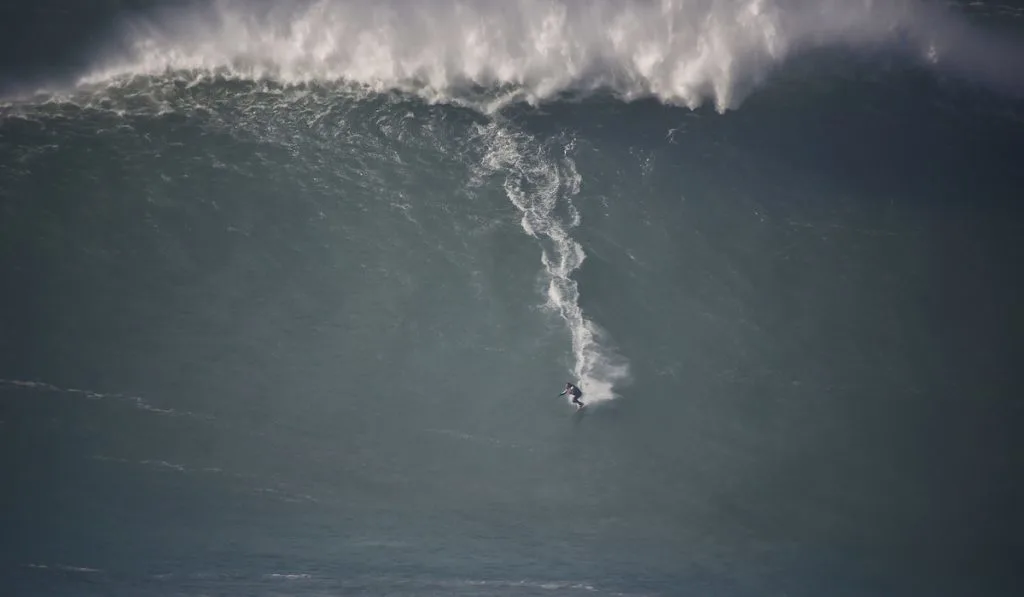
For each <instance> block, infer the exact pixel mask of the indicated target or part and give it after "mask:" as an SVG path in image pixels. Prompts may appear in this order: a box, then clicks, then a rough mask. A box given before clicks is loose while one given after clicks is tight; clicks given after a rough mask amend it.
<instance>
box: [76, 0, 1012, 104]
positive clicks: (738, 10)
mask: <svg viewBox="0 0 1024 597" xmlns="http://www.w3.org/2000/svg"><path fill="white" fill-rule="evenodd" d="M123 37H124V39H120V40H116V48H117V49H116V50H110V51H108V53H107V55H106V58H105V59H104V60H102V61H100V62H98V63H97V64H96V68H94V69H91V70H90V71H89V72H87V73H86V74H85V75H84V76H83V77H82V79H81V82H82V83H106V82H109V81H111V80H112V79H118V78H119V77H126V76H127V77H130V76H133V75H163V74H165V73H167V72H168V71H173V72H177V73H181V74H183V76H184V77H186V78H191V79H194V78H196V77H203V76H210V75H211V74H213V73H216V74H217V75H218V76H235V77H242V78H253V79H260V78H268V79H273V80H277V81H280V82H283V83H286V84H288V83H309V82H328V81H330V82H339V81H343V82H347V83H350V84H353V85H356V86H361V87H365V88H369V89H371V90H391V89H397V90H403V91H407V92H411V93H416V94H418V95H420V96H422V97H425V98H428V99H431V100H437V101H459V100H463V101H470V102H471V101H472V97H473V93H474V90H476V92H477V93H478V92H479V90H480V89H485V90H491V91H493V90H499V93H500V94H501V95H503V96H504V97H503V100H502V101H501V102H498V105H499V106H500V105H501V104H502V103H504V102H507V101H527V102H539V101H543V100H545V99H549V98H553V97H556V96H558V95H559V94H562V93H566V92H574V93H576V92H588V91H593V90H596V89H605V90H610V91H611V92H613V93H615V94H617V95H619V96H621V97H623V98H626V99H633V98H638V97H655V98H658V99H659V100H661V101H664V102H666V103H671V104H676V105H685V106H687V107H690V108H694V107H697V106H699V105H701V104H703V103H705V102H713V103H714V105H715V106H716V107H717V109H718V110H720V111H724V110H727V109H730V108H734V107H736V106H737V105H738V104H739V102H741V101H742V99H743V98H744V96H746V95H747V94H749V93H750V92H751V90H752V89H754V88H755V87H756V86H757V85H758V84H760V83H761V82H762V81H763V80H764V79H765V78H766V77H767V76H769V75H770V74H771V73H772V72H773V71H774V70H775V69H776V68H778V67H779V66H780V65H782V64H783V63H785V61H786V60H787V59H789V58H790V57H791V56H793V55H795V54H798V53H800V52H804V51H807V50H813V49H815V48H829V47H843V48H849V49H853V50H868V51H875V50H877V49H878V48H879V47H888V48H890V49H892V50H896V51H899V52H901V53H903V54H906V55H909V56H912V57H915V58H917V59H919V60H920V61H921V63H922V64H927V65H928V66H929V68H945V67H947V66H948V67H949V68H952V69H954V70H956V71H957V72H958V73H959V74H961V75H963V76H968V77H970V76H974V75H973V73H982V74H983V75H984V76H985V77H986V78H988V79H990V81H989V82H991V83H994V84H997V83H998V82H999V81H1000V80H1005V81H1010V80H1012V81H1018V82H1019V80H1020V77H1019V68H1018V67H1020V66H1024V51H1021V48H1020V47H1019V46H1020V44H1019V43H1017V44H1015V45H1014V46H1012V47H1011V46H1006V45H993V44H992V43H990V41H991V34H989V33H986V32H983V31H981V30H978V29H976V28H973V27H970V26H969V25H968V24H967V22H966V21H965V20H963V19H962V18H959V17H957V15H955V14H953V13H952V12H951V11H949V10H947V9H945V8H944V7H942V6H939V5H937V4H935V3H927V2H921V1H920V0H885V1H873V0H633V1H629V0H588V1H586V2H573V1H569V0H507V1H501V2H498V1H494V2H486V1H481V2H461V1H458V0H436V1H433V2H412V1H409V0H379V1H377V2H373V3H369V2H358V1H355V0H350V1H347V0H335V1H329V0H318V1H301V0H291V1H287V0H284V1H281V2H274V3H262V2H254V1H246V2H242V1H238V0H215V1H214V2H213V3H212V4H211V5H209V6H205V7H202V6H197V5H195V4H190V5H189V7H188V8H179V9H176V10H171V11H162V12H160V13H159V14H158V15H155V16H153V17H152V18H150V19H149V20H135V21H133V22H131V24H130V25H128V26H127V30H126V31H125V32H124V35H123ZM467 98H469V99H467ZM484 105H485V106H487V105H490V106H492V107H493V106H494V104H490V103H485V104H484Z"/></svg>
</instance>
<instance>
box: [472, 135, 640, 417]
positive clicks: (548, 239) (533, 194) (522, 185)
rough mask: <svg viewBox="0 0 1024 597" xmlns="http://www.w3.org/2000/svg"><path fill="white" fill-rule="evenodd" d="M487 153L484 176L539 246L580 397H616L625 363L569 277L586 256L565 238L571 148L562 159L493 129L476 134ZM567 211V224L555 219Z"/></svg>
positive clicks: (574, 186) (570, 213) (576, 183)
mask: <svg viewBox="0 0 1024 597" xmlns="http://www.w3.org/2000/svg"><path fill="white" fill-rule="evenodd" d="M478 132H479V134H480V136H481V138H482V141H483V142H484V144H485V146H486V147H487V148H488V151H487V153H486V155H485V156H484V158H483V160H482V161H483V164H482V165H483V168H484V172H485V173H493V172H501V173H504V174H505V184H504V187H505V192H506V194H507V195H508V198H509V199H510V200H511V201H512V203H513V204H514V205H515V206H516V207H517V208H518V209H519V211H521V212H522V214H523V217H522V220H521V223H522V226H523V230H525V231H526V233H527V234H529V235H530V236H533V237H534V238H538V239H540V240H542V241H543V242H542V247H543V249H542V255H541V262H542V263H543V265H544V272H545V275H546V277H547V278H548V284H547V303H546V306H547V307H548V308H550V309H551V310H553V311H554V312H556V313H558V314H559V315H560V316H561V317H562V319H564V320H565V322H566V324H567V325H568V327H569V331H570V333H571V335H572V350H573V356H574V366H573V374H574V375H575V378H576V379H577V380H578V381H579V385H580V387H581V388H582V389H583V391H584V393H585V398H584V402H591V403H592V402H601V401H605V400H610V399H612V398H614V397H615V392H614V386H615V384H616V383H621V382H624V381H625V380H627V379H628V377H629V365H628V363H627V362H626V360H625V359H623V358H622V357H621V356H619V355H618V354H616V353H615V352H614V351H613V350H612V349H611V348H609V347H608V346H607V339H606V338H605V333H604V332H603V331H602V330H601V328H600V327H599V326H598V325H597V324H596V323H594V322H593V321H591V320H589V319H587V318H586V317H585V316H584V314H583V310H582V309H581V308H580V305H579V298H580V293H579V286H578V285H577V283H576V281H575V280H573V279H572V277H571V275H572V273H573V272H574V271H575V270H576V269H577V268H579V267H580V265H582V264H583V260H584V259H585V258H586V254H585V253H584V252H583V247H581V246H580V244H579V243H578V242H576V241H575V240H574V239H573V238H572V237H571V236H570V234H569V230H570V229H571V228H573V227H575V226H578V225H579V224H580V214H579V211H578V210H577V209H576V206H575V205H573V202H572V198H573V196H575V195H576V194H578V193H579V190H580V175H579V173H578V172H577V171H576V165H575V162H573V160H572V158H571V157H570V152H571V151H572V142H569V143H568V144H566V145H564V146H562V147H561V152H562V154H563V155H561V156H552V155H550V150H549V149H548V148H547V147H545V146H544V145H541V144H540V143H538V142H537V141H536V140H534V139H532V138H530V137H529V136H527V135H525V134H522V133H515V132H512V131H509V130H508V129H506V128H504V127H502V126H500V125H498V124H496V123H491V124H489V125H487V126H482V127H480V128H479V130H478ZM560 205H564V207H565V210H566V211H567V222H563V220H562V219H561V218H560V217H559V214H558V213H557V212H558V210H559V207H560Z"/></svg>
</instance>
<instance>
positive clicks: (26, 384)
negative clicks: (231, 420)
mask: <svg viewBox="0 0 1024 597" xmlns="http://www.w3.org/2000/svg"><path fill="white" fill-rule="evenodd" d="M0 386H10V387H16V388H21V389H25V390H42V391H47V392H55V393H58V394H72V395H77V396H84V397H85V398H88V399H90V400H119V401H124V402H129V403H131V404H133V405H134V406H135V408H137V409H139V410H146V411H149V412H152V413H156V414H158V415H166V416H170V417H190V418H193V419H202V420H206V421H208V420H211V419H213V418H214V417H213V416H212V415H206V414H200V413H194V412H192V411H179V410H174V409H173V408H160V407H157V406H154V405H152V404H150V403H149V402H147V401H146V400H145V399H143V398H141V397H139V396H131V395H128V394H120V393H103V392H94V391H92V390H82V389H79V388H62V387H59V386H55V385H53V384H51V383H47V382H45V381H33V380H25V379H0Z"/></svg>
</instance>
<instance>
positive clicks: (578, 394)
mask: <svg viewBox="0 0 1024 597" xmlns="http://www.w3.org/2000/svg"><path fill="white" fill-rule="evenodd" d="M565 385H566V388H565V391H563V392H562V393H561V394H559V396H565V395H566V393H568V394H569V395H570V396H572V403H573V404H575V405H576V406H578V407H581V406H583V402H582V401H580V398H582V397H583V390H581V389H579V388H577V387H576V386H574V385H572V384H571V383H570V384H565Z"/></svg>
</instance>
